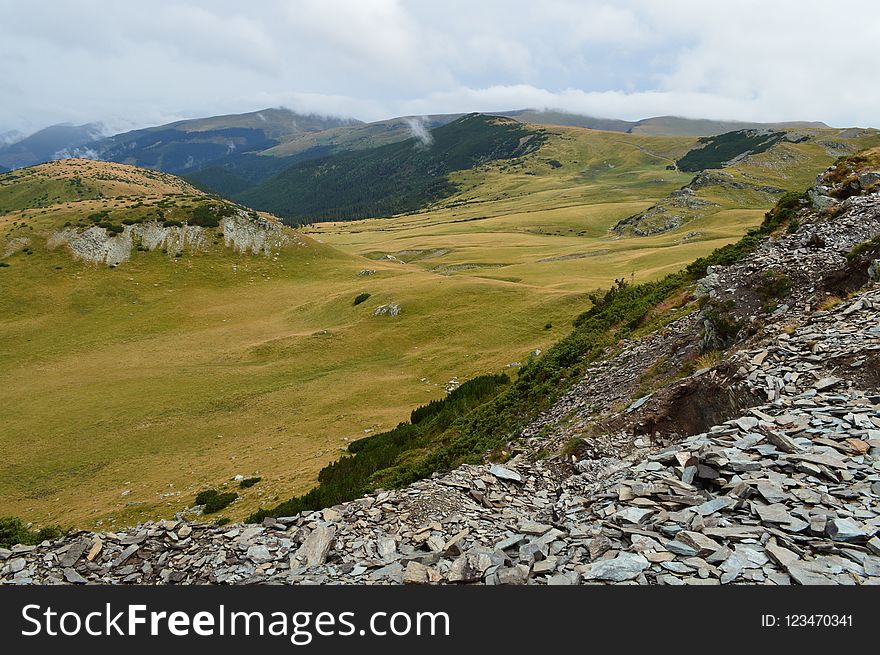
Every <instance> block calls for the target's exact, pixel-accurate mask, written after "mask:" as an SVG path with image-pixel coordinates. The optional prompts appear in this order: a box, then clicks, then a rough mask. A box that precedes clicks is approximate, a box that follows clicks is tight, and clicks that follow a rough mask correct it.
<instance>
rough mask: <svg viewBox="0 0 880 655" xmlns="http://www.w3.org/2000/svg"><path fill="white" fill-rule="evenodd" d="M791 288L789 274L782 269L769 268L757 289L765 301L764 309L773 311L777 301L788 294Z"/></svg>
mask: <svg viewBox="0 0 880 655" xmlns="http://www.w3.org/2000/svg"><path fill="white" fill-rule="evenodd" d="M791 289H792V281H791V278H790V277H788V275H786V274H785V273H783V272H781V271H774V270H769V271H764V273H763V275H762V276H761V280H760V282H759V283H758V285H757V289H756V291H757V293H758V297H759V298H760V299H761V301H762V302H763V309H764V311H765V312H772V311H774V310H775V309H776V305H777V301H778V300H780V299H782V298H785V297H786V296H788V295H789V294H790V293H791Z"/></svg>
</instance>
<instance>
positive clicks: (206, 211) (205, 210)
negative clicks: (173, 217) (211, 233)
mask: <svg viewBox="0 0 880 655" xmlns="http://www.w3.org/2000/svg"><path fill="white" fill-rule="evenodd" d="M189 224H190V225H198V226H201V227H217V226H218V225H220V220H219V219H218V218H217V213H216V211H215V208H214V205H199V206H198V207H196V208H195V209H193V210H192V214H191V215H190V218H189Z"/></svg>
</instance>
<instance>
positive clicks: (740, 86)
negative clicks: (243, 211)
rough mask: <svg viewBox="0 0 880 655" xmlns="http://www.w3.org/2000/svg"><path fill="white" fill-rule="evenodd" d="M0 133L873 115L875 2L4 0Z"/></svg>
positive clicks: (878, 32)
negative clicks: (286, 113)
mask: <svg viewBox="0 0 880 655" xmlns="http://www.w3.org/2000/svg"><path fill="white" fill-rule="evenodd" d="M0 15H2V16H3V17H4V20H3V21H2V23H0V96H2V97H3V98H4V102H3V103H0V132H2V131H5V130H11V129H31V130H32V129H36V128H38V127H40V126H42V125H46V124H49V123H53V122H61V121H71V122H77V123H82V122H90V121H95V120H103V121H106V122H108V123H110V124H112V125H114V126H126V127H130V126H134V125H144V124H157V123H161V122H165V121H168V120H174V119H178V118H182V117H191V116H204V115H208V114H216V113H229V112H240V111H250V110H255V109H259V108H261V107H265V106H278V105H289V106H291V107H293V108H295V109H297V110H300V111H315V112H318V113H332V114H340V115H347V116H352V115H353V116H357V117H359V118H362V119H366V120H373V119H379V118H387V117H390V116H394V115H403V114H429V113H438V112H443V111H455V112H461V111H470V110H485V111H492V110H502V109H514V108H521V107H526V106H541V107H543V106H546V107H556V108H563V109H569V110H572V111H578V112H583V113H590V114H596V115H601V116H610V117H621V118H629V119H633V118H643V117H646V116H650V115H657V114H678V115H687V116H705V117H710V118H739V119H743V120H782V119H788V120H796V119H804V120H825V121H828V122H830V123H833V124H840V125H847V124H862V125H866V124H877V123H878V118H877V117H878V116H880V86H878V85H877V84H875V80H874V77H876V76H875V75H874V73H873V69H874V66H873V62H874V60H875V47H874V44H876V43H877V42H880V13H878V12H877V11H876V10H875V6H874V3H872V2H868V1H861V2H859V1H857V0H839V1H838V2H836V3H835V4H834V5H833V6H831V5H827V4H826V3H824V2H819V1H818V0H801V1H800V2H795V1H793V0H779V1H776V2H772V3H771V2H765V1H758V0H741V1H738V2H720V1H719V2H705V1H700V2H698V1H696V0H666V1H664V2H662V3H659V2H656V1H653V0H622V1H617V2H611V1H610V0H586V1H584V0H545V2H543V3H533V2H526V1H525V0H522V1H520V2H516V1H515V0H505V1H502V0H482V1H480V2H473V0H467V1H466V0H446V1H444V2H443V3H442V5H438V4H437V3H419V2H403V1H402V0H401V1H397V0H263V1H262V2H260V3H249V4H246V3H241V2H236V1H234V0H213V1H211V2H208V1H207V0H201V1H199V0H192V1H189V2H183V1H173V0H152V1H151V2H149V3H134V2H128V3H119V2H112V1H110V0H79V1H78V2H76V3H52V4H51V10H49V9H48V8H47V3H43V2H39V1H37V2H30V3H21V2H16V1H15V0H0Z"/></svg>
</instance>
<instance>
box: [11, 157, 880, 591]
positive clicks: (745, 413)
mask: <svg viewBox="0 0 880 655" xmlns="http://www.w3.org/2000/svg"><path fill="white" fill-rule="evenodd" d="M854 179H858V178H854V177H853V175H851V174H849V173H847V174H841V173H840V171H839V170H831V171H829V172H828V173H826V174H825V176H823V177H822V178H821V179H820V180H819V184H818V185H817V187H816V189H818V191H820V192H821V195H823V196H824V197H827V198H832V201H833V202H832V204H833V205H834V206H833V207H831V208H825V209H821V210H819V209H817V208H816V204H817V203H815V202H814V203H813V205H810V206H808V205H806V201H805V204H804V205H803V206H802V207H801V208H800V209H799V211H798V212H797V213H796V220H797V221H798V227H797V230H796V231H793V233H790V234H789V233H786V234H783V235H781V236H777V237H776V238H768V239H766V240H763V241H762V242H761V243H760V244H759V245H758V247H757V248H756V250H755V251H754V253H752V254H751V255H749V256H747V257H745V258H744V259H743V260H741V261H739V262H738V263H735V264H732V265H730V266H727V267H723V268H721V267H719V268H717V269H713V270H712V271H710V273H709V275H708V276H707V278H705V279H703V280H701V282H700V284H698V285H697V287H698V288H697V290H696V291H697V293H698V294H699V295H701V296H702V297H703V300H702V307H701V309H700V310H699V311H695V312H692V313H690V314H687V315H685V316H682V317H681V318H679V319H677V320H676V321H673V322H671V323H670V324H669V325H667V326H666V327H665V328H664V329H662V330H659V331H656V332H654V333H652V334H650V335H648V336H647V337H645V338H643V339H639V340H631V341H628V342H625V343H622V344H619V345H618V346H617V347H616V348H615V351H614V352H609V353H608V357H607V358H606V359H605V360H604V361H602V362H600V363H597V364H595V365H593V366H592V367H591V368H590V369H589V370H588V371H587V372H586V374H585V375H584V378H583V381H582V382H581V383H580V384H578V385H576V386H575V387H573V388H572V389H571V390H570V392H569V393H567V394H566V395H565V396H564V397H563V398H562V399H561V400H560V401H559V402H558V403H557V404H556V405H555V406H554V407H553V408H552V409H550V410H549V411H547V412H545V413H544V414H543V415H542V416H540V417H539V418H538V419H537V420H536V421H535V422H534V423H533V424H532V425H530V426H529V427H528V428H527V429H526V430H524V431H523V433H522V434H521V435H520V437H519V439H517V440H515V441H514V442H512V443H511V454H512V457H511V459H509V460H508V461H507V462H505V463H504V464H503V465H498V464H485V465H464V466H461V467H458V468H457V469H455V470H453V471H451V472H449V473H446V474H442V475H435V476H434V477H432V478H430V479H426V480H422V481H419V482H416V483H414V484H412V485H410V486H408V487H405V488H401V489H397V490H393V491H382V492H378V493H375V494H372V495H369V496H366V497H364V498H361V499H358V500H355V501H352V502H349V503H344V504H342V505H338V506H335V507H332V508H327V509H325V510H323V511H319V512H310V513H304V514H300V515H297V516H291V517H281V518H278V519H275V518H267V519H266V520H265V521H264V522H263V524H262V525H227V526H214V525H207V524H203V523H197V522H189V521H186V520H183V519H182V518H181V517H178V518H177V519H175V520H172V521H162V522H158V523H149V524H145V525H141V526H138V527H136V528H132V529H129V530H125V531H122V532H118V533H109V532H105V533H75V534H70V535H67V536H65V537H62V538H60V539H57V540H52V541H46V542H43V543H42V544H40V545H38V546H16V547H14V548H12V549H11V550H2V551H0V580H2V581H3V582H4V583H14V584H26V583H65V582H66V583H146V584H152V583H229V584H245V583H282V584H315V583H342V584H397V583H420V584H430V583H482V584H539V585H540V584H548V585H571V584H585V583H586V584H592V583H638V584H673V585H685V584H697V585H699V584H874V583H878V582H880V536H878V534H877V533H878V530H880V509H878V498H880V390H878V383H880V356H878V353H880V289H878V288H877V286H876V285H875V284H874V282H873V280H872V277H874V278H876V276H877V268H878V265H877V260H878V258H880V243H878V241H876V239H877V237H878V236H880V194H878V193H877V187H876V184H875V182H873V181H870V180H867V178H866V180H865V181H866V182H867V184H866V185H864V186H863V185H862V182H859V188H858V189H854V188H852V187H851V185H852V184H853V180H854ZM820 187H824V188H820ZM816 189H814V191H816ZM851 192H852V193H851ZM814 195H815V194H814ZM841 196H846V198H844V199H843V200H840V198H841ZM818 204H821V203H818ZM872 240H874V241H872ZM775 269H780V270H782V271H784V272H785V274H786V275H788V276H790V284H788V285H782V286H783V288H786V289H787V292H786V293H785V294H780V295H782V296H784V297H780V298H774V302H773V303H772V304H773V306H768V303H767V300H766V299H765V296H766V294H763V293H762V292H760V291H759V289H760V288H761V284H763V283H764V281H766V279H767V272H768V271H772V270H775ZM774 279H775V278H774ZM777 281H778V279H777ZM848 286H849V287H852V286H854V287H855V288H851V289H849V290H848V291H847V290H846V287H848ZM844 291H846V293H847V298H846V299H845V300H841V301H840V302H839V303H838V304H836V305H834V306H832V304H833V303H832V302H829V298H833V296H832V295H829V294H832V293H842V292H844ZM759 301H760V302H759ZM719 307H721V308H723V313H724V317H723V320H722V319H721V318H719V315H720V314H721V313H722V310H720V309H719ZM725 321H727V322H729V323H730V324H731V325H735V326H737V327H736V330H735V333H734V334H733V335H732V336H730V338H731V339H732V341H733V343H732V345H731V346H730V347H729V348H728V350H726V351H725V353H724V356H723V358H718V359H719V361H717V362H716V363H714V364H711V365H708V366H705V367H703V368H700V369H698V370H695V371H693V372H692V373H690V374H689V375H687V376H685V377H683V378H680V379H677V380H675V381H672V382H667V383H663V384H661V385H659V386H658V388H656V389H654V390H653V391H652V392H650V393H643V390H644V389H643V387H644V379H645V375H646V373H649V372H651V371H652V370H654V369H656V367H657V365H658V363H660V362H664V363H667V364H668V363H669V362H670V361H678V362H684V361H687V360H688V358H690V357H692V356H693V355H694V353H698V352H700V351H705V349H706V347H707V338H711V335H712V334H713V331H715V332H717V330H718V324H719V323H724V322H725ZM719 336H720V335H716V337H719ZM697 361H699V360H697ZM557 450H561V451H562V452H561V453H560V454H559V455H555V456H550V457H546V458H543V459H542V458H540V457H539V455H540V454H542V453H547V452H551V453H552V452H554V451H557Z"/></svg>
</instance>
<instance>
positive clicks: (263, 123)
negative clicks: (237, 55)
mask: <svg viewBox="0 0 880 655" xmlns="http://www.w3.org/2000/svg"><path fill="white" fill-rule="evenodd" d="M484 113H485V112H484ZM463 115H464V114H436V115H431V116H401V117H397V118H391V119H387V120H381V121H374V122H372V123H365V122H363V121H360V120H357V119H354V118H334V117H326V116H318V115H314V114H299V113H295V112H293V111H291V110H289V109H284V108H276V109H263V110H260V111H254V112H248V113H245V114H229V115H224V116H212V117H209V118H197V119H190V120H181V121H176V122H174V123H168V124H166V125H159V126H156V127H148V128H143V129H138V130H132V131H129V132H123V133H121V134H116V135H114V136H109V137H108V136H107V135H106V134H107V130H106V128H105V127H104V126H103V125H101V124H100V123H88V124H85V125H70V124H62V125H53V126H51V127H47V128H45V129H42V130H40V131H38V132H36V133H34V134H31V135H29V136H26V137H23V136H22V135H21V134H20V133H16V132H5V133H3V134H0V166H2V167H3V168H6V169H11V168H22V167H25V166H32V165H34V164H38V163H42V162H45V161H49V160H52V159H60V158H64V157H86V158H93V159H102V160H105V161H113V162H119V163H127V164H134V165H137V166H143V167H146V168H155V169H159V170H162V171H165V172H168V173H176V174H187V173H193V172H196V171H200V170H202V169H203V168H205V167H208V166H212V167H213V166H226V165H227V164H229V160H230V159H232V160H234V159H236V158H237V157H238V156H240V155H241V154H242V153H252V154H255V153H260V154H262V155H270V156H272V157H298V158H303V157H305V158H312V157H314V156H324V155H328V154H332V153H334V152H340V151H350V150H362V149H367V148H373V147H376V146H382V145H387V144H389V143H397V142H400V141H403V140H405V139H408V138H410V137H413V136H414V135H415V134H416V133H418V132H419V131H429V130H432V129H434V128H436V127H440V126H442V125H446V124H447V123H450V122H452V121H454V120H456V119H457V118H460V117H461V116H463ZM491 115H496V116H505V117H509V118H513V119H515V120H517V121H520V122H522V123H534V124H537V125H560V126H571V127H583V128H589V129H594V130H606V131H613V132H627V133H631V134H647V135H657V136H715V135H718V134H723V133H725V132H731V131H734V130H742V129H772V130H778V129H784V128H797V127H811V128H815V127H827V125H825V124H824V123H820V122H806V121H793V122H784V123H746V122H740V121H717V120H708V119H692V118H679V117H676V116H659V117H654V118H646V119H644V120H639V121H625V120H618V119H612V118H597V117H593V116H584V115H581V114H574V113H570V112H564V111H556V110H536V109H519V110H516V111H499V112H492V113H491ZM230 155H231V156H232V157H230Z"/></svg>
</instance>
